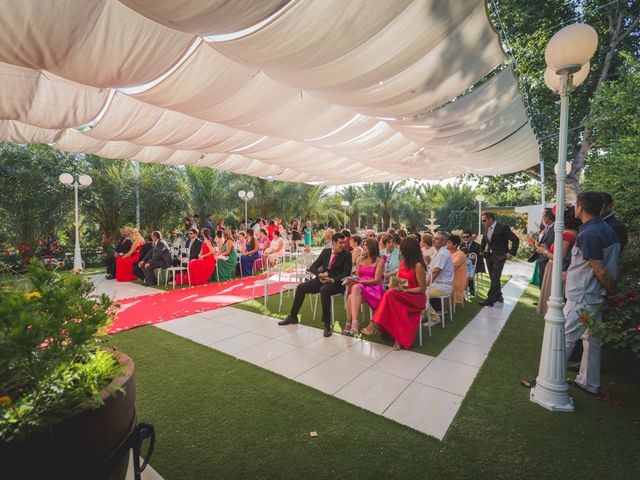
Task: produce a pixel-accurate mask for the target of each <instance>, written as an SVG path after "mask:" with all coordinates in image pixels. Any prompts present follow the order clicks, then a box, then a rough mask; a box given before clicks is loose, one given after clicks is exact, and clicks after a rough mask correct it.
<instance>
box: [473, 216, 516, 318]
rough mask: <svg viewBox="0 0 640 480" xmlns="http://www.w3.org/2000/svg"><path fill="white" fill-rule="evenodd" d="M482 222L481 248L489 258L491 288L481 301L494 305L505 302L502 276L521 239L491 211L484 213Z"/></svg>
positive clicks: (481, 303)
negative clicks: (505, 265)
mask: <svg viewBox="0 0 640 480" xmlns="http://www.w3.org/2000/svg"><path fill="white" fill-rule="evenodd" d="M482 224H483V225H484V235H483V236H482V244H481V245H480V250H481V251H482V253H483V255H484V256H485V258H486V259H487V268H488V269H489V276H490V277H491V288H489V293H488V295H487V299H486V300H485V301H484V302H480V305H482V306H483V307H493V305H494V304H495V303H502V302H504V300H503V298H502V286H501V285H500V276H501V275H502V269H503V268H504V264H505V262H506V261H507V260H509V259H511V257H513V256H514V255H515V254H516V253H517V252H518V245H519V244H520V241H519V240H518V237H516V234H515V233H513V232H512V231H511V228H509V225H505V224H504V223H498V222H496V216H495V215H494V214H493V213H491V212H486V213H483V214H482ZM509 242H511V248H509Z"/></svg>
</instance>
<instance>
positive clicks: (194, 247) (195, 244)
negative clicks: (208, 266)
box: [184, 228, 202, 260]
mask: <svg viewBox="0 0 640 480" xmlns="http://www.w3.org/2000/svg"><path fill="white" fill-rule="evenodd" d="M187 236H188V237H189V238H187V241H186V243H185V245H184V248H188V249H189V260H195V259H196V258H198V256H200V251H201V250H202V240H200V238H199V237H198V231H197V230H196V229H195V228H192V229H191V230H189V232H188V233H187Z"/></svg>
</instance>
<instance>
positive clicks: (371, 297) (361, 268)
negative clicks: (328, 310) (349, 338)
mask: <svg viewBox="0 0 640 480" xmlns="http://www.w3.org/2000/svg"><path fill="white" fill-rule="evenodd" d="M362 254H363V257H362V258H359V259H358V262H357V263H356V277H358V280H356V282H355V283H354V284H352V285H351V286H350V289H349V296H348V297H347V302H348V306H347V313H349V315H348V318H350V319H351V321H349V319H347V323H346V324H345V326H344V330H343V331H342V333H343V334H345V335H355V334H357V333H358V316H359V314H360V306H361V305H362V301H363V300H364V301H365V302H367V303H368V304H369V306H370V307H371V309H372V310H377V309H378V306H379V305H380V301H381V300H382V296H383V295H384V288H383V286H382V281H383V279H384V260H382V257H380V251H379V250H378V241H377V240H376V239H375V238H367V239H366V240H365V241H364V243H363V244H362Z"/></svg>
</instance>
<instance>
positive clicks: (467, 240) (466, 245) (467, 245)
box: [460, 230, 485, 295]
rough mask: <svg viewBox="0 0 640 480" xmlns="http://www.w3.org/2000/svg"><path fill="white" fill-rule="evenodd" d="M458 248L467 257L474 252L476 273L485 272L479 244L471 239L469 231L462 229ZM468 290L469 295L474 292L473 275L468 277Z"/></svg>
mask: <svg viewBox="0 0 640 480" xmlns="http://www.w3.org/2000/svg"><path fill="white" fill-rule="evenodd" d="M460 250H461V251H462V252H464V253H465V255H466V256H467V257H468V256H469V254H471V253H475V255H476V270H475V271H476V273H485V268H484V258H482V255H481V254H480V244H479V243H478V242H474V241H473V237H472V236H471V232H469V231H466V230H465V231H464V232H462V245H460ZM469 292H470V293H471V295H475V294H476V286H475V282H474V281H473V277H470V278H469Z"/></svg>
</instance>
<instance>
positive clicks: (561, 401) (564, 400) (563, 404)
mask: <svg viewBox="0 0 640 480" xmlns="http://www.w3.org/2000/svg"><path fill="white" fill-rule="evenodd" d="M539 393H540V395H539V396H536V387H533V388H532V389H531V393H530V394H529V400H531V401H532V402H534V403H537V404H538V405H540V406H541V407H544V408H546V409H547V410H551V411H552V412H573V411H574V410H575V408H574V406H573V398H571V397H569V396H564V395H560V396H559V398H558V396H556V395H548V392H547V391H544V390H542V391H541V392H539ZM554 397H556V398H554Z"/></svg>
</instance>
